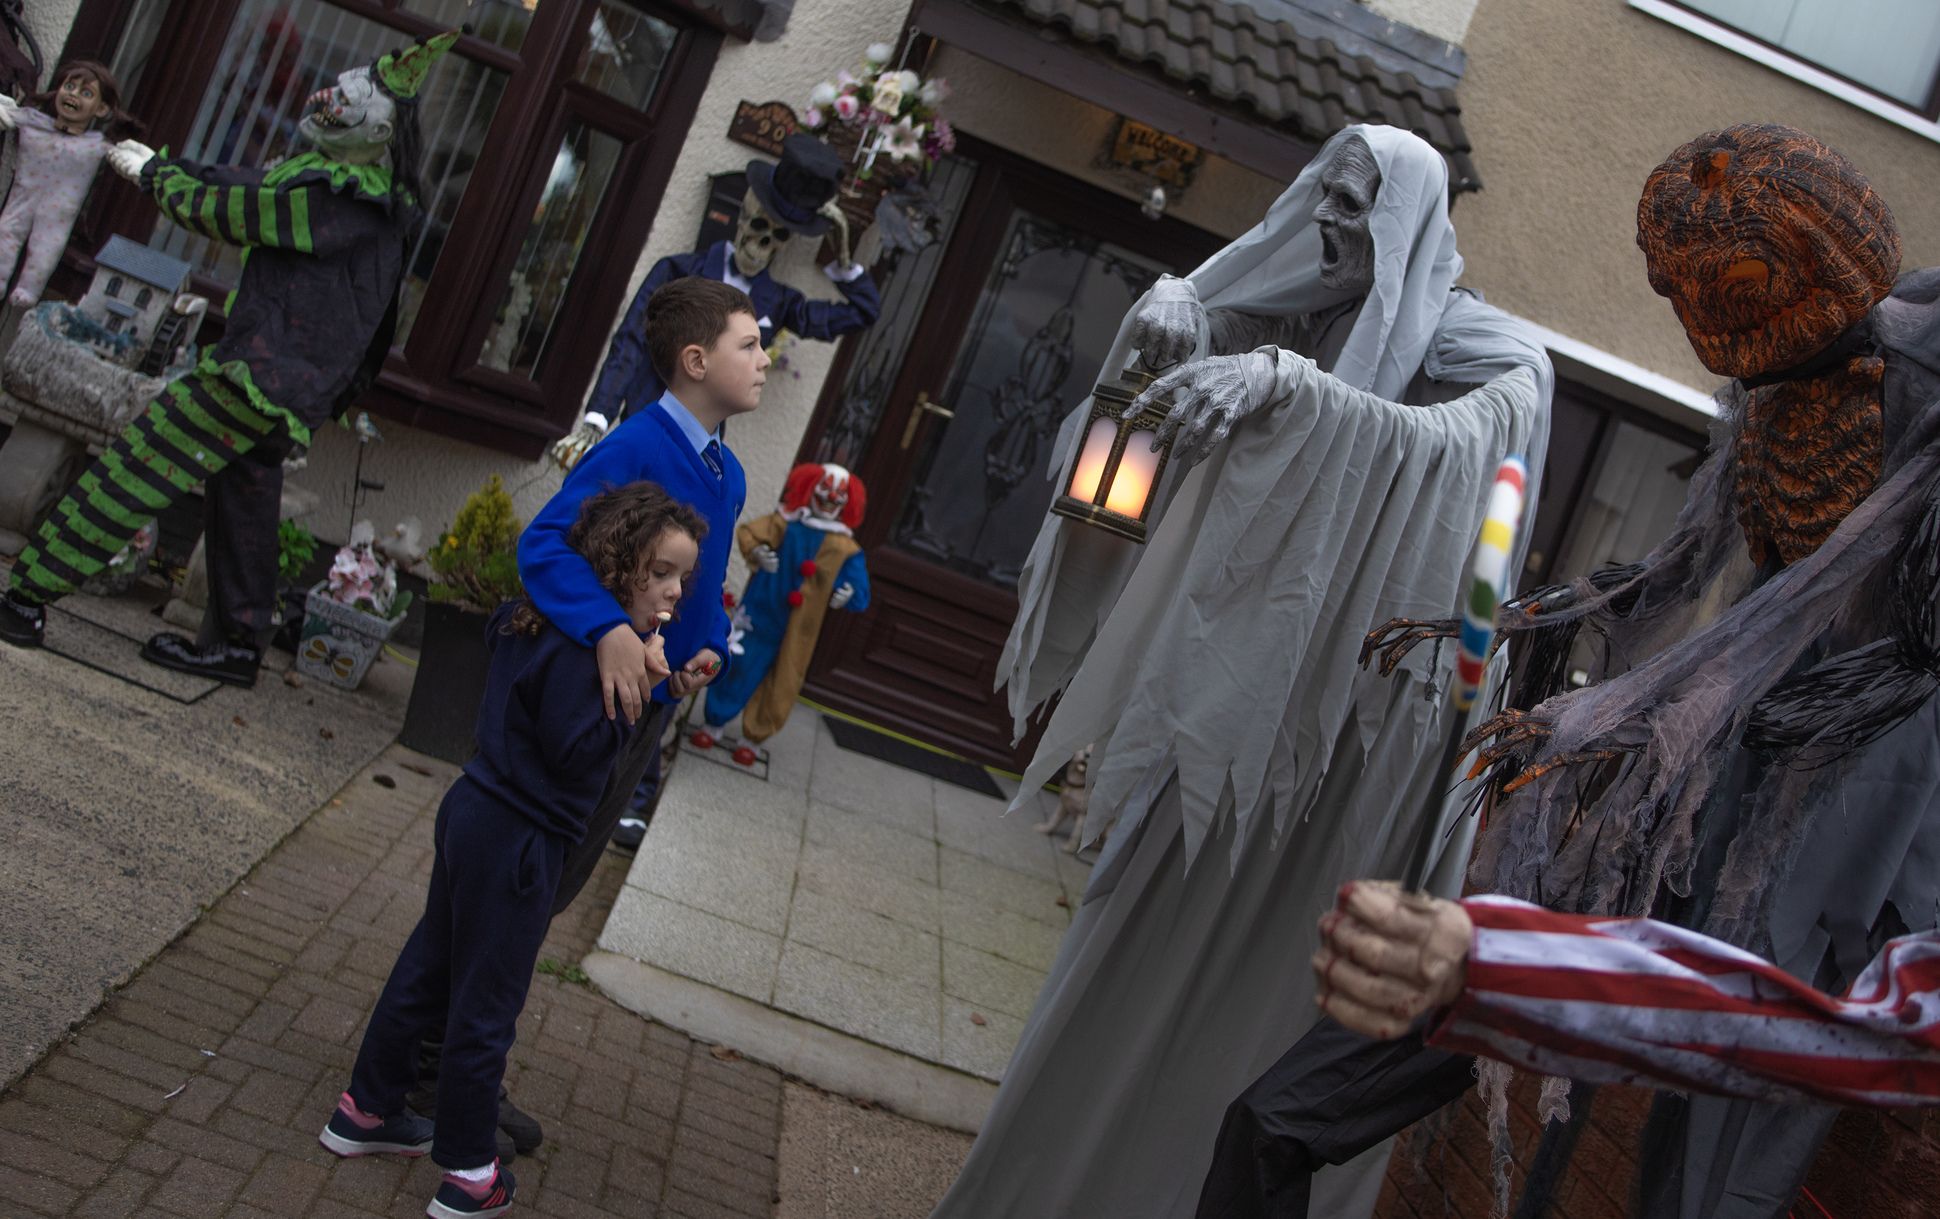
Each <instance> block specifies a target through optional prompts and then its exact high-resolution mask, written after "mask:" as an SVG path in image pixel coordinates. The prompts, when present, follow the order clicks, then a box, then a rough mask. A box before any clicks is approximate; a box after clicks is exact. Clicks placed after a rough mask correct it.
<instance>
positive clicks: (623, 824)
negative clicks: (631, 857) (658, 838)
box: [609, 817, 647, 851]
mask: <svg viewBox="0 0 1940 1219" xmlns="http://www.w3.org/2000/svg"><path fill="white" fill-rule="evenodd" d="M646 840H647V823H646V822H645V821H642V820H641V819H640V818H638V817H622V818H620V824H618V825H616V826H614V827H613V837H612V838H611V839H610V840H609V841H611V842H612V843H613V845H614V846H616V847H618V848H619V849H620V850H622V851H637V850H639V849H640V844H641V843H643V842H645V841H646Z"/></svg>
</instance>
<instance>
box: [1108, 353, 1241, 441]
mask: <svg viewBox="0 0 1940 1219" xmlns="http://www.w3.org/2000/svg"><path fill="white" fill-rule="evenodd" d="M1278 369H1279V365H1278V361H1276V360H1275V359H1274V357H1273V356H1271V355H1269V354H1268V353H1267V352H1265V351H1248V352H1244V353H1242V354H1240V355H1236V356H1211V357H1208V358H1207V359H1204V360H1195V361H1194V362H1192V363H1191V364H1188V365H1186V366H1185V367H1184V368H1178V369H1174V370H1173V371H1171V372H1169V373H1167V374H1165V375H1164V376H1163V377H1160V378H1159V379H1158V380H1156V381H1154V382H1152V384H1151V385H1150V386H1148V387H1147V388H1146V390H1145V392H1144V393H1142V394H1140V395H1139V396H1138V398H1137V399H1136V400H1135V401H1134V402H1133V403H1132V405H1131V406H1130V407H1128V408H1126V410H1125V413H1124V415H1123V416H1122V417H1123V418H1127V419H1129V418H1131V417H1132V416H1133V415H1136V414H1137V413H1138V412H1140V411H1142V410H1144V409H1145V407H1146V405H1147V404H1148V403H1151V402H1164V401H1166V400H1167V399H1168V398H1169V399H1171V401H1172V409H1171V411H1170V413H1168V414H1167V415H1166V417H1165V422H1163V423H1161V424H1160V425H1159V431H1158V436H1157V437H1156V438H1155V440H1154V442H1153V447H1154V448H1157V447H1159V446H1161V445H1164V444H1165V443H1166V442H1167V441H1170V440H1172V439H1173V438H1174V437H1175V436H1176V437H1177V443H1175V444H1174V445H1173V446H1172V460H1174V461H1176V462H1179V463H1181V464H1182V465H1185V466H1193V465H1196V464H1198V463H1199V462H1201V461H1203V460H1205V458H1206V455H1207V454H1209V453H1211V452H1212V451H1213V449H1214V448H1216V447H1218V446H1219V445H1220V444H1221V443H1223V442H1224V441H1225V439H1226V437H1227V435H1228V434H1230V433H1231V432H1232V430H1233V425H1234V424H1236V423H1238V422H1239V421H1240V420H1242V419H1245V418H1246V417H1248V416H1249V415H1252V414H1254V413H1256V412H1258V411H1259V410H1261V409H1262V408H1264V407H1266V406H1267V405H1269V404H1271V402H1272V401H1273V393H1274V385H1275V382H1276V378H1277V373H1278Z"/></svg>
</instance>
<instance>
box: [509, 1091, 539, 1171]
mask: <svg viewBox="0 0 1940 1219" xmlns="http://www.w3.org/2000/svg"><path fill="white" fill-rule="evenodd" d="M498 1132H499V1134H500V1136H501V1138H500V1139H499V1143H500V1145H501V1146H503V1144H504V1142H505V1140H506V1139H510V1140H511V1141H512V1146H513V1148H514V1149H516V1150H517V1151H518V1153H519V1154H520V1155H522V1156H529V1155H531V1154H532V1153H533V1152H535V1151H537V1150H539V1147H540V1145H541V1144H543V1143H544V1142H545V1141H546V1131H545V1127H543V1126H541V1125H539V1119H538V1118H536V1117H533V1116H532V1115H531V1114H530V1113H527V1112H526V1111H525V1110H523V1109H521V1108H519V1107H518V1106H517V1105H515V1104H513V1103H512V1098H511V1097H509V1096H507V1095H506V1094H505V1089H504V1088H503V1087H501V1088H500V1089H499V1090H498ZM511 1158H512V1157H511V1156H508V1155H504V1154H502V1153H501V1154H500V1156H499V1159H500V1160H510V1159H511Z"/></svg>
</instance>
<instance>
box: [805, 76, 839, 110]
mask: <svg viewBox="0 0 1940 1219" xmlns="http://www.w3.org/2000/svg"><path fill="white" fill-rule="evenodd" d="M833 101H835V85H834V84H833V83H832V82H830V81H826V80H825V81H823V82H822V83H821V84H819V85H817V86H815V87H814V88H813V89H810V90H809V91H808V104H809V105H811V106H827V105H829V104H830V103H832V102H833Z"/></svg>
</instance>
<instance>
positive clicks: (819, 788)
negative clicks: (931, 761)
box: [808, 733, 936, 834]
mask: <svg viewBox="0 0 1940 1219" xmlns="http://www.w3.org/2000/svg"><path fill="white" fill-rule="evenodd" d="M935 789H936V780H934V779H932V778H930V777H929V776H928V775H925V774H918V773H917V772H915V771H913V770H904V769H903V768H902V767H900V766H892V765H890V764H889V763H888V762H884V761H882V760H881V759H879V758H872V757H870V756H869V755H867V754H862V753H853V752H851V751H849V750H847V749H844V748H842V747H841V746H840V745H837V744H836V743H835V738H834V737H832V736H829V735H827V734H826V733H823V734H822V735H821V736H819V737H818V738H817V740H816V742H815V765H814V774H813V775H812V777H811V778H810V780H809V785H808V794H809V797H810V798H811V799H813V800H819V801H821V802H822V803H823V804H833V805H835V806H836V807H837V808H846V809H848V810H849V811H851V812H856V813H867V814H868V815H869V816H871V817H876V818H879V819H880V820H883V821H887V822H889V823H890V824H891V825H894V826H896V827H897V828H899V829H903V830H907V831H909V832H910V833H912V834H934V833H935V832H936V797H935Z"/></svg>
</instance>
